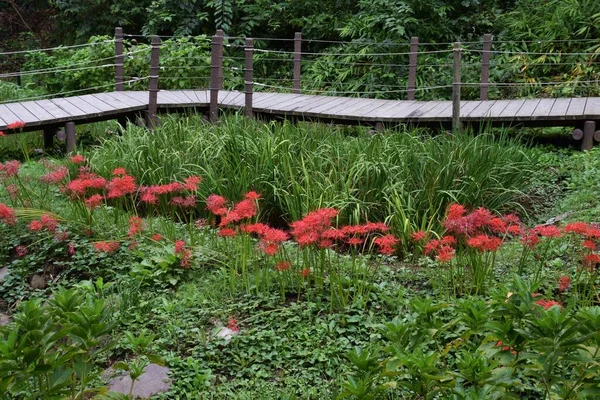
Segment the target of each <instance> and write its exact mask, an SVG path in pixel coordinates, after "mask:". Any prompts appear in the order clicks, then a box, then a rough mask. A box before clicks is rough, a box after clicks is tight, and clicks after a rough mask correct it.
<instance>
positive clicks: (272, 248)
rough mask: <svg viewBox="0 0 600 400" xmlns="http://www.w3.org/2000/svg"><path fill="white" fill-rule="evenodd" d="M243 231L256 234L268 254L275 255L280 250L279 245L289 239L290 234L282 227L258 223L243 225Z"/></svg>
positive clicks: (261, 246)
mask: <svg viewBox="0 0 600 400" xmlns="http://www.w3.org/2000/svg"><path fill="white" fill-rule="evenodd" d="M241 229H242V231H243V232H246V233H251V234H255V235H257V236H258V237H259V238H260V243H259V248H260V249H262V250H263V251H264V252H265V254H266V255H269V256H274V255H275V254H276V253H277V251H278V250H279V245H280V244H281V243H283V242H285V241H286V240H288V239H289V235H288V234H287V233H285V232H284V231H282V230H280V229H275V228H271V227H270V226H268V225H265V224H261V223H256V224H251V225H244V226H242V227H241Z"/></svg>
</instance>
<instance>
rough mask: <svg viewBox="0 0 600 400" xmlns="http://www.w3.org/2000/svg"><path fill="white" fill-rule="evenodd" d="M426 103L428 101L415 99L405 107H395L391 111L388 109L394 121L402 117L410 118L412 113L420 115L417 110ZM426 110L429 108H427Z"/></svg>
mask: <svg viewBox="0 0 600 400" xmlns="http://www.w3.org/2000/svg"><path fill="white" fill-rule="evenodd" d="M428 103H429V102H427V101H415V102H414V103H412V104H409V105H407V106H406V107H399V108H395V109H394V110H393V111H392V110H390V114H391V118H393V119H394V120H396V121H400V120H402V119H404V118H411V116H412V115H415V116H416V115H421V114H420V112H419V110H420V109H421V108H423V106H425V105H427V104H428ZM427 110H429V108H428V109H427Z"/></svg>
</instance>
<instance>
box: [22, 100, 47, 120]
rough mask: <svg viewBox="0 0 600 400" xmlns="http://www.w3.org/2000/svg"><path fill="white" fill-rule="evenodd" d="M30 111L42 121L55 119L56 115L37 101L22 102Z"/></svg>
mask: <svg viewBox="0 0 600 400" xmlns="http://www.w3.org/2000/svg"><path fill="white" fill-rule="evenodd" d="M21 105H23V107H25V108H26V109H27V110H28V111H29V112H30V113H32V114H33V115H35V116H36V117H37V119H38V120H40V121H50V120H53V119H54V115H52V114H51V113H49V112H48V111H46V110H45V109H44V108H43V107H41V106H39V105H38V104H37V103H36V102H35V101H26V102H23V103H21Z"/></svg>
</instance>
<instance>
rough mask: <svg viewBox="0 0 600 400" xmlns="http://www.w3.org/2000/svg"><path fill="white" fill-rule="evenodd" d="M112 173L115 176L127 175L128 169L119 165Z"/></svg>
mask: <svg viewBox="0 0 600 400" xmlns="http://www.w3.org/2000/svg"><path fill="white" fill-rule="evenodd" d="M111 174H112V175H114V176H121V175H127V171H125V168H122V167H118V168H115V169H113V171H112V172H111Z"/></svg>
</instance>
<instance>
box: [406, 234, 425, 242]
mask: <svg viewBox="0 0 600 400" xmlns="http://www.w3.org/2000/svg"><path fill="white" fill-rule="evenodd" d="M410 237H411V238H412V240H414V241H415V242H420V241H422V240H425V238H427V233H426V232H425V231H416V232H413V233H412V234H411V235H410Z"/></svg>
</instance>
